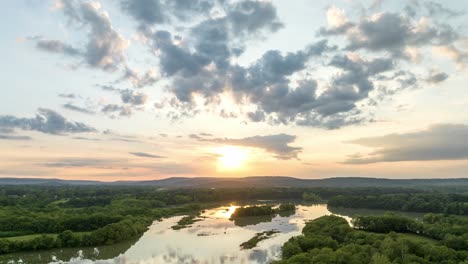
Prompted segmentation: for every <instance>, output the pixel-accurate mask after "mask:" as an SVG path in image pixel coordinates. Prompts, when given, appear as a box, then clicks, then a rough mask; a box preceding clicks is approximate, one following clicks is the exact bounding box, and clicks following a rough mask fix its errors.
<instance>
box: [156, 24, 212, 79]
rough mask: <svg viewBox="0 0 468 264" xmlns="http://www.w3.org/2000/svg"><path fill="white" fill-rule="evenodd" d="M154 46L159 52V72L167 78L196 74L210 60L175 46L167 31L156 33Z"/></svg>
mask: <svg viewBox="0 0 468 264" xmlns="http://www.w3.org/2000/svg"><path fill="white" fill-rule="evenodd" d="M153 40H154V45H155V47H156V48H158V49H159V50H160V51H161V56H160V64H161V70H162V71H163V72H164V73H165V75H167V76H172V75H174V74H176V73H180V74H181V75H183V76H191V75H194V74H197V73H198V72H200V71H201V69H202V68H203V67H205V66H207V65H208V64H209V63H210V59H209V58H208V57H206V56H203V55H201V54H198V53H191V52H190V51H188V50H186V49H183V48H181V47H179V46H177V45H175V44H174V43H173V41H172V35H171V33H170V32H168V31H157V32H156V33H154V35H153Z"/></svg>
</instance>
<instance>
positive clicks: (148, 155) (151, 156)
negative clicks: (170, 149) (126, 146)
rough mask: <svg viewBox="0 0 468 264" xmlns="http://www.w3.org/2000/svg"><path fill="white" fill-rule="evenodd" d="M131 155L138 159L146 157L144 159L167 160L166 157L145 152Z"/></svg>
mask: <svg viewBox="0 0 468 264" xmlns="http://www.w3.org/2000/svg"><path fill="white" fill-rule="evenodd" d="M130 154H132V155H134V156H138V157H144V158H155V159H162V158H166V157H164V156H158V155H153V154H148V153H144V152H130Z"/></svg>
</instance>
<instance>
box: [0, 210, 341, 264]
mask: <svg viewBox="0 0 468 264" xmlns="http://www.w3.org/2000/svg"><path fill="white" fill-rule="evenodd" d="M237 207H238V206H237V205H232V204H231V205H228V206H223V207H218V208H215V209H210V210H206V211H205V212H204V213H203V214H202V215H201V220H200V221H198V222H195V223H194V224H193V225H192V226H191V227H188V228H184V229H181V230H173V229H171V226H173V225H175V224H176V223H177V221H179V220H180V218H182V216H177V217H171V218H167V219H164V220H163V221H161V222H158V221H155V222H154V223H153V224H152V225H151V226H150V228H149V230H148V231H147V232H146V233H145V234H144V235H143V236H142V237H141V238H140V239H139V240H138V241H136V242H135V243H134V244H133V245H131V246H130V245H129V246H127V247H126V248H125V247H122V248H121V249H117V247H116V250H115V251H114V252H110V253H108V254H107V255H103V254H105V252H106V250H109V249H112V246H110V247H107V248H103V247H99V248H98V249H94V248H91V249H83V250H82V251H81V255H78V252H77V251H78V250H75V251H74V252H70V249H63V250H56V251H45V252H41V253H40V254H41V256H42V257H41V259H42V260H39V261H38V259H37V256H38V255H37V254H38V253H34V252H31V253H21V254H12V258H11V260H14V261H13V262H11V263H19V262H18V260H19V259H20V258H21V259H22V260H24V262H23V263H35V264H39V263H54V264H58V263H60V264H62V263H68V264H90V263H92V264H156V263H157V264H159V263H200V264H205V263H206V264H212V263H213V264H214V263H253V264H255V263H269V262H271V261H272V260H274V259H277V258H279V257H280V252H281V246H282V245H283V243H284V242H286V241H287V240H288V239H289V238H291V237H292V236H296V235H299V234H300V233H301V230H302V228H303V227H304V225H305V222H306V221H308V220H313V219H315V218H318V217H320V216H323V215H329V214H331V212H330V211H329V210H328V209H327V206H326V205H323V204H322V205H309V206H305V205H299V206H297V210H296V212H295V213H293V214H290V215H277V216H272V217H271V216H267V217H248V218H245V219H239V220H236V221H232V220H230V219H229V218H230V217H231V214H232V213H233V212H234V210H235V209H236V208H237ZM345 218H346V219H347V220H348V221H350V218H349V217H345ZM273 229H274V230H278V231H280V233H277V234H275V235H273V236H272V237H270V238H268V239H266V240H263V241H261V242H260V243H259V244H258V245H257V247H255V248H253V249H245V250H241V249H240V247H239V245H240V244H241V243H243V242H245V241H247V240H249V239H250V238H252V237H253V236H254V235H255V234H256V233H258V232H263V231H268V230H273ZM67 250H68V251H67ZM58 251H60V252H61V254H56V252H58ZM54 252H55V253H54ZM28 254H29V255H28ZM112 254H113V256H112ZM109 255H111V256H109ZM53 258H55V259H56V260H55V261H52V259H53ZM65 260H66V261H65ZM1 263H8V262H2V260H1V259H0V264H1Z"/></svg>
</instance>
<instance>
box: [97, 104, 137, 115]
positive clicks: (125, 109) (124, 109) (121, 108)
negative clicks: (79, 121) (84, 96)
mask: <svg viewBox="0 0 468 264" xmlns="http://www.w3.org/2000/svg"><path fill="white" fill-rule="evenodd" d="M101 112H103V113H115V112H118V113H119V115H120V116H131V115H132V109H131V108H130V107H129V106H125V105H117V104H107V105H105V106H104V107H102V108H101Z"/></svg>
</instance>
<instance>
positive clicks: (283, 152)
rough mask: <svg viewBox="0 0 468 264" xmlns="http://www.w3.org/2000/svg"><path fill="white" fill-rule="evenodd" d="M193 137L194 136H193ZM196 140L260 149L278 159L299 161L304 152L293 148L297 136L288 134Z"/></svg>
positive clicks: (299, 148) (195, 137)
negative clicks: (299, 156)
mask: <svg viewBox="0 0 468 264" xmlns="http://www.w3.org/2000/svg"><path fill="white" fill-rule="evenodd" d="M191 136H192V135H191ZM191 138H194V139H198V140H200V141H205V142H214V143H220V144H228V145H237V146H244V147H253V148H260V149H263V150H265V151H267V152H270V153H273V154H274V155H275V158H277V159H285V160H287V159H293V158H295V159H297V158H298V156H297V155H298V154H299V153H300V152H301V151H302V148H301V147H292V146H290V145H289V144H291V143H293V142H294V141H295V140H296V136H293V135H288V134H276V135H267V136H253V137H246V138H240V139H232V138H213V139H206V138H201V137H199V136H198V135H194V136H193V137H191Z"/></svg>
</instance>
